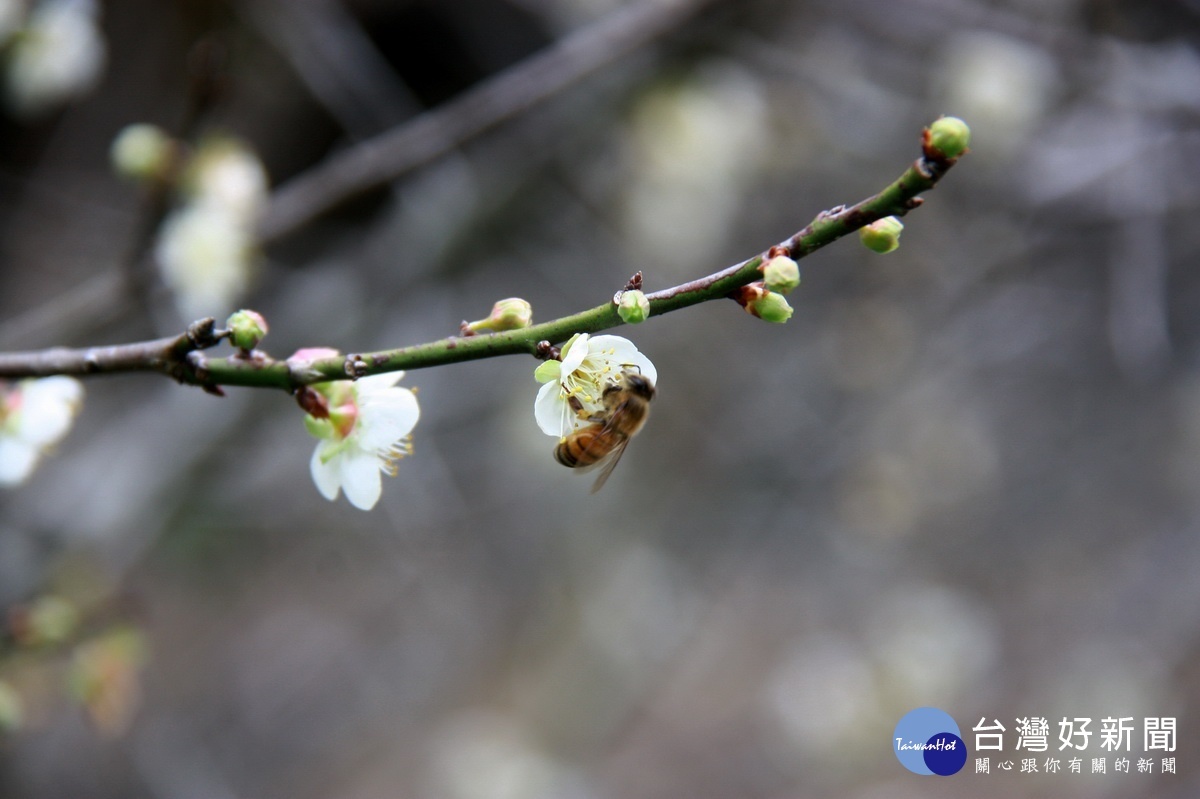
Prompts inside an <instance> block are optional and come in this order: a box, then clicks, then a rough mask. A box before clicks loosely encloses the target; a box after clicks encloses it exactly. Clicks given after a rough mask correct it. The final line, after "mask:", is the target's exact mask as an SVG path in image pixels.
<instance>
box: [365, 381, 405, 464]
mask: <svg viewBox="0 0 1200 799" xmlns="http://www.w3.org/2000/svg"><path fill="white" fill-rule="evenodd" d="M420 418H421V408H420V406H419V405H418V404H417V397H416V395H415V394H413V393H412V391H410V390H408V389H406V388H392V389H388V390H387V392H386V393H384V392H379V393H376V394H374V395H372V396H371V397H369V398H367V399H366V400H365V401H364V402H363V404H362V405H361V406H360V408H359V416H358V424H359V428H358V429H359V432H358V435H359V446H361V447H362V448H363V449H366V450H371V451H377V450H380V449H385V448H388V447H390V446H392V445H393V444H395V443H396V442H397V441H399V440H400V439H402V438H404V437H405V436H407V435H408V434H409V433H411V432H412V430H413V428H414V427H416V426H417V420H418V419H420Z"/></svg>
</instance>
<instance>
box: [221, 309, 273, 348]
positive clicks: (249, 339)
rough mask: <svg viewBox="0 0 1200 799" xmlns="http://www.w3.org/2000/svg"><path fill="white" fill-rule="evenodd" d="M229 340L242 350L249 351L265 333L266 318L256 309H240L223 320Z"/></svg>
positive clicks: (266, 329)
mask: <svg viewBox="0 0 1200 799" xmlns="http://www.w3.org/2000/svg"><path fill="white" fill-rule="evenodd" d="M225 326H226V327H228V328H229V340H230V341H231V342H233V346H235V347H237V348H238V349H239V350H242V351H243V352H249V351H250V350H252V349H254V348H255V347H257V346H258V343H259V342H260V341H262V340H263V337H264V336H265V335H267V331H268V330H270V328H269V327H268V326H267V320H266V319H264V318H263V316H262V314H260V313H259V312H258V311H250V310H246V309H242V310H240V311H238V312H237V313H235V314H233V315H232V316H230V317H229V318H228V319H227V320H225Z"/></svg>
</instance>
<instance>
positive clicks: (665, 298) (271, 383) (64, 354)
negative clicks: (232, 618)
mask: <svg viewBox="0 0 1200 799" xmlns="http://www.w3.org/2000/svg"><path fill="white" fill-rule="evenodd" d="M924 150H925V152H924V155H923V156H922V157H921V158H919V159H917V161H916V162H914V163H913V165H912V166H911V167H909V169H908V170H907V171H906V172H905V173H904V174H903V175H901V176H900V178H899V179H897V180H896V181H895V182H893V183H892V184H891V185H889V186H888V187H887V188H885V189H884V190H883V191H881V192H879V193H878V194H876V195H875V196H873V197H870V198H868V199H866V200H863V201H862V202H860V203H857V204H855V205H852V206H849V207H846V206H838V207H837V208H833V209H831V210H828V211H822V212H821V213H820V214H818V215H817V218H816V219H814V220H813V221H812V223H810V224H809V225H808V226H807V227H805V228H804V229H803V230H801V231H800V232H799V233H796V234H795V235H794V236H792V237H790V238H789V239H787V240H786V241H784V242H782V243H780V244H778V245H776V246H775V247H772V248H770V249H768V250H766V251H764V252H763V253H760V254H758V255H755V256H753V257H752V258H749V259H747V260H745V261H743V262H741V263H739V264H735V265H733V266H730V267H729V268H727V269H723V270H721V271H719V272H715V273H713V274H711V275H708V276H706V277H703V278H699V279H698V280H693V281H691V282H689V283H684V284H682V285H679V286H675V287H673V288H669V289H664V290H662V291H656V292H653V293H650V294H647V295H646V297H647V299H648V300H649V302H650V315H651V316H657V315H659V314H664V313H669V312H671V311H677V310H679V309H681V308H686V307H688V306H691V305H697V304H699V303H702V302H707V301H709V300H717V299H723V298H725V297H727V296H729V294H730V293H731V292H733V291H734V290H735V289H737V288H739V287H741V286H745V285H747V284H749V283H752V282H754V281H756V280H759V279H760V278H761V276H762V275H761V271H760V269H759V267H760V265H761V264H762V263H763V260H764V258H766V257H767V256H768V253H770V254H772V255H774V254H782V255H789V256H790V257H792V258H794V259H797V260H799V259H800V258H803V257H804V256H806V255H808V254H809V253H811V252H813V251H815V250H818V249H820V248H821V247H824V246H825V245H827V244H829V243H831V242H833V241H836V240H837V239H839V238H841V237H843V236H845V235H847V234H849V233H853V232H854V231H856V230H858V229H859V228H861V227H863V226H865V225H868V224H870V223H871V222H874V221H875V220H877V219H882V218H883V217H886V216H903V215H904V214H906V213H908V212H909V211H911V210H912V209H914V208H916V207H917V206H919V205H920V204H921V198H920V197H919V196H918V195H919V194H920V193H921V192H923V191H927V190H928V189H931V188H933V187H934V185H936V183H937V182H938V180H940V179H941V177H942V175H944V174H945V172H946V171H947V170H948V169H949V168H950V167H951V166H953V165H954V163H955V159H951V158H945V157H943V156H941V155H940V154H939V153H938V152H937V151H936V150H933V149H931V148H930V146H929V143H928V136H926V144H925V148H924ZM209 321H210V323H211V320H209ZM622 324H624V322H622V320H621V317H620V316H619V315H618V313H617V306H616V304H615V302H607V303H605V304H603V305H598V306H596V307H595V308H591V309H589V310H586V311H581V312H579V313H576V314H573V315H571V316H564V317H561V318H559V319H555V320H553V321H550V322H542V323H541V324H537V325H533V326H531V327H526V328H522V329H519V330H511V331H506V332H501V333H488V334H484V335H474V336H450V337H449V338H444V339H440V340H438V341H431V342H428V343H425V344H417V345H414V346H411V347H401V348H399V349H391V350H381V351H378V352H367V353H352V354H350V355H345V356H341V355H338V356H336V357H324V358H317V359H314V360H310V361H305V362H299V361H296V360H293V361H290V362H289V361H284V360H277V359H274V358H271V357H268V356H266V355H265V354H263V353H260V352H257V351H255V352H253V353H239V354H237V355H234V356H231V357H228V358H209V357H208V356H206V355H205V354H204V352H202V349H204V348H205V346H204V345H206V344H211V343H215V342H203V343H202V344H201V345H200V346H195V342H191V341H190V340H189V338H188V337H187V336H184V337H180V338H176V339H163V340H158V341H154V342H144V343H142V344H127V345H122V346H119V347H94V348H88V349H81V350H68V349H63V348H57V349H53V350H43V351H39V352H28V353H12V354H0V378H3V377H8V378H18V377H34V376H44V375H47V374H74V375H87V374H94V373H98V372H125V371H147V370H153V371H160V372H163V373H165V374H168V375H170V376H172V377H174V378H175V379H177V380H179V381H180V382H182V383H190V384H194V385H200V386H203V387H205V388H206V389H209V390H216V387H217V386H222V385H225V386H253V387H259V388H282V389H285V390H288V391H292V390H294V389H296V388H297V387H299V386H302V385H310V384H312V383H320V382H325V381H329V380H346V379H354V378H358V377H365V376H367V375H372V374H379V373H382V372H394V371H397V370H400V369H406V370H407V369H425V368H428V367H430V366H441V365H443V364H449V363H457V362H459V361H470V360H477V359H480V358H493V357H497V356H500V355H516V354H525V355H533V356H536V357H541V358H546V357H553V352H554V351H553V348H552V346H551V345H553V344H555V343H559V342H562V341H565V340H567V339H568V338H570V337H571V336H572V335H574V334H576V333H596V332H599V331H602V330H608V329H611V328H614V327H618V326H620V325H622ZM210 329H211V328H210Z"/></svg>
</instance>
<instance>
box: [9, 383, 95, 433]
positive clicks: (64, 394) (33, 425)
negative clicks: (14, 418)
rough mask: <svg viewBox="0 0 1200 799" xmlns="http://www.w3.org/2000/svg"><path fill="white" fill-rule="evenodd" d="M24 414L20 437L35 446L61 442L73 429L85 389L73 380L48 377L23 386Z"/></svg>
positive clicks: (21, 417) (22, 406)
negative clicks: (72, 423) (73, 422)
mask: <svg viewBox="0 0 1200 799" xmlns="http://www.w3.org/2000/svg"><path fill="white" fill-rule="evenodd" d="M20 390H21V394H22V398H21V399H22V402H21V413H20V415H19V417H18V418H19V419H20V422H19V425H18V432H17V435H18V436H19V437H20V438H22V439H24V440H25V441H28V442H29V443H31V444H37V445H42V446H45V445H48V444H53V443H54V442H55V441H58V440H59V439H60V438H62V437H63V436H64V435H66V434H67V431H68V430H69V429H70V428H71V422H72V421H73V420H74V418H75V413H76V412H77V411H78V410H79V403H80V402H81V401H82V399H83V386H82V385H81V384H80V383H79V381H78V380H75V379H74V378H71V377H47V378H43V379H41V380H25V381H22V383H21V389H20Z"/></svg>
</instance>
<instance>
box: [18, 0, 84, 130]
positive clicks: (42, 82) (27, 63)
mask: <svg viewBox="0 0 1200 799" xmlns="http://www.w3.org/2000/svg"><path fill="white" fill-rule="evenodd" d="M20 15H21V4H20V3H14V2H13V0H0V37H3V36H4V34H5V32H6V31H9V34H8V37H7V38H9V39H10V40H11V42H10V44H11V49H10V51H9V53H8V61H7V64H6V74H5V82H6V87H5V88H6V91H7V95H8V101H9V103H10V105H11V107H12V109H13V110H14V111H15V112H16V113H17V114H19V115H21V116H24V117H33V116H37V115H39V114H42V113H45V112H46V111H49V110H51V109H53V108H54V107H55V106H58V105H61V104H62V103H65V102H67V101H69V100H72V99H74V98H76V97H78V96H80V95H81V94H84V93H85V92H87V91H88V90H89V89H91V88H92V87H93V86H94V85H95V84H96V82H97V81H98V80H99V79H100V76H101V73H102V72H103V70H104V65H105V61H106V59H107V47H106V45H105V41H104V36H103V34H102V33H101V31H100V27H99V23H98V20H97V15H98V11H97V8H96V4H95V3H94V2H93V0H43V1H42V2H40V3H38V4H37V5H35V6H34V7H33V10H32V11H31V13H30V14H29V16H28V18H27V19H25V20H24V24H23V25H21V24H19V22H18V20H19V18H20Z"/></svg>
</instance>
